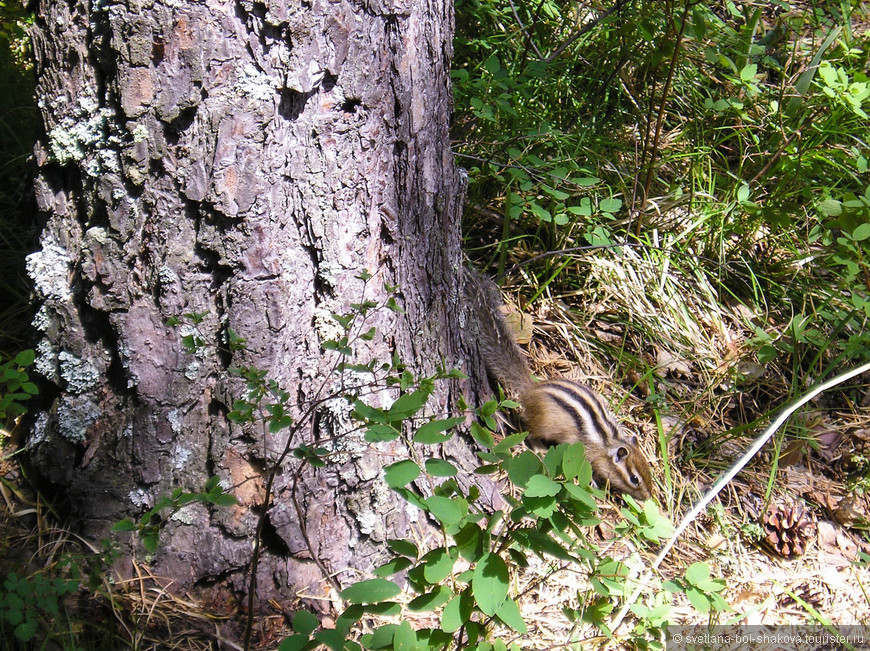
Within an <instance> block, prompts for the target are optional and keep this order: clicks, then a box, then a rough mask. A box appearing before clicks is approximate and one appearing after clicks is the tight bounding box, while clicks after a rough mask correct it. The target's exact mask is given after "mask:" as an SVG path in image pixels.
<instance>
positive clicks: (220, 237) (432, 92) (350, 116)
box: [28, 0, 479, 602]
mask: <svg viewBox="0 0 870 651" xmlns="http://www.w3.org/2000/svg"><path fill="white" fill-rule="evenodd" d="M451 38H452V3H451V2H450V0H393V1H391V0H370V1H368V0H367V1H366V2H360V3H355V2H349V1H347V0H337V1H334V2H326V1H324V0H312V1H311V2H298V3H297V2H291V3H286V2H280V1H277V0H265V1H262V2H261V1H257V2H251V1H248V0H242V1H240V2H229V1H227V0H211V1H210V2H207V3H206V2H191V3H178V2H173V1H169V0H167V1H165V2H151V1H149V0H144V1H143V2H141V3H128V4H111V3H86V2H81V0H73V2H57V1H51V0H45V1H43V2H42V3H41V6H40V7H39V9H38V12H37V20H36V25H35V27H34V49H35V53H36V71H37V83H38V91H37V93H38V100H39V104H40V107H41V111H42V116H43V120H44V129H45V135H44V137H43V138H42V140H41V141H40V142H39V143H38V145H37V147H36V160H37V164H38V178H37V181H36V189H37V196H38V201H39V206H40V210H41V215H42V217H43V219H44V228H43V230H42V235H41V249H40V250H39V251H37V252H35V253H33V254H31V256H30V257H29V261H28V269H29V273H30V275H31V277H32V279H33V281H34V286H35V290H36V294H37V298H38V299H39V302H40V308H39V311H38V314H37V316H36V319H35V322H34V323H35V326H36V328H37V329H38V331H39V336H40V340H39V344H38V353H39V358H38V362H37V364H38V370H39V372H40V373H41V374H42V375H43V376H44V377H45V378H47V379H48V380H49V381H50V382H51V386H52V387H53V388H51V389H49V390H47V391H46V393H45V395H44V398H45V407H44V409H42V410H41V411H39V412H38V413H37V414H36V415H35V418H34V431H33V435H32V437H31V439H30V442H29V444H28V450H29V456H30V459H31V461H32V462H33V464H34V465H35V466H36V468H37V469H38V470H39V472H40V473H41V475H42V476H43V477H44V478H46V479H47V480H49V481H50V482H52V483H53V484H54V485H55V486H56V488H57V489H58V491H59V493H60V494H62V495H63V496H64V497H65V498H66V501H67V504H68V505H69V508H70V512H71V514H72V515H74V516H75V517H76V518H78V519H79V521H80V522H82V523H83V528H84V531H85V533H87V534H88V535H92V536H95V537H97V536H101V535H105V533H106V530H107V528H108V527H109V526H110V525H111V524H112V523H114V522H116V521H117V520H119V519H120V518H122V517H125V516H135V515H137V514H140V513H142V512H143V511H144V510H146V509H148V508H149V507H150V506H151V505H153V504H154V502H155V500H156V499H158V498H159V497H160V496H161V495H165V494H167V493H169V492H170V491H171V490H172V488H174V487H176V486H182V487H186V488H188V489H193V490H195V489H197V488H200V487H201V486H202V485H203V483H204V482H205V480H206V479H207V478H208V477H209V476H211V475H215V474H216V475H219V476H220V477H221V480H222V482H223V484H224V485H225V486H231V487H232V488H231V492H232V493H233V494H234V495H235V496H236V497H237V498H238V499H239V504H238V505H237V506H234V507H229V508H226V509H216V510H210V509H206V508H205V507H203V506H201V505H196V506H191V507H189V508H186V509H185V510H184V511H183V512H182V513H180V514H178V516H176V517H174V518H173V519H172V520H171V521H170V522H168V523H167V524H166V526H165V527H164V530H163V532H162V534H161V546H160V548H159V550H158V552H157V554H156V555H155V558H154V564H155V571H156V572H157V573H159V574H162V575H165V576H170V577H172V578H173V579H174V580H175V581H176V583H175V588H177V589H185V588H186V589H193V588H196V587H200V588H202V589H203V590H206V589H209V590H211V589H213V586H215V585H217V586H219V588H220V589H218V590H217V593H216V594H215V598H216V599H225V598H226V597H227V596H228V595H227V594H226V593H224V592H222V590H226V591H228V593H232V594H233V595H235V597H240V596H242V595H244V593H245V591H246V582H245V577H246V572H247V570H248V567H249V563H250V561H251V536H252V532H253V531H254V528H255V527H256V523H257V517H258V513H259V506H260V504H261V501H262V498H263V495H262V488H263V482H264V478H265V473H266V472H267V471H268V468H269V467H270V464H271V463H273V462H274V460H275V458H276V452H275V451H276V450H279V449H280V448H281V446H282V445H283V443H284V441H283V440H281V439H280V436H278V438H276V439H275V440H269V441H267V442H266V443H267V444H268V448H267V450H266V451H265V452H264V445H266V443H264V441H263V439H262V435H261V434H260V433H258V431H257V430H256V429H254V430H252V429H248V428H244V427H239V426H235V425H232V424H230V423H229V422H228V420H227V418H226V414H227V412H228V410H229V409H231V408H232V407H231V405H232V401H233V399H234V398H237V397H239V393H240V392H241V389H242V387H241V386H240V385H239V383H238V381H237V380H233V379H232V378H231V376H229V375H228V373H227V368H228V367H229V366H232V365H238V364H253V365H255V366H258V367H259V368H262V369H264V370H266V371H268V373H269V375H270V376H271V377H273V378H275V379H277V380H278V381H279V382H280V383H281V384H282V386H284V387H285V388H287V389H288V390H289V391H290V393H291V395H292V396H293V397H294V399H295V401H296V403H297V404H300V405H301V404H303V403H305V401H306V400H309V399H311V398H312V397H314V396H315V395H316V393H317V391H318V388H319V387H320V385H321V384H322V383H324V382H325V381H326V382H327V383H328V382H330V381H332V379H331V378H329V377H325V374H326V373H327V372H328V371H327V369H328V368H329V364H330V360H329V359H327V358H328V355H325V354H324V351H323V349H322V343H323V342H324V341H325V340H327V339H330V338H332V337H333V336H334V335H335V332H334V328H335V324H334V322H333V321H332V320H331V318H330V314H331V313H333V312H337V313H343V312H345V311H347V310H348V306H349V305H350V304H351V303H353V302H356V301H359V299H360V298H361V291H362V282H361V281H360V280H359V279H358V278H357V276H358V274H359V273H360V271H361V270H363V269H367V270H369V271H370V272H372V273H373V274H375V281H373V282H370V283H369V287H370V288H373V289H375V290H377V291H376V292H375V293H374V295H369V296H366V298H369V299H372V300H375V301H377V300H380V299H381V298H382V297H383V292H382V289H381V287H382V285H383V283H384V282H387V283H391V284H396V285H398V286H399V288H400V289H399V292H400V297H401V300H400V302H401V304H402V307H403V308H404V310H405V313H404V314H394V313H389V312H387V313H378V316H376V317H375V319H376V320H375V322H374V323H373V325H374V326H376V327H377V328H378V333H379V336H378V337H376V338H375V339H374V340H373V341H372V342H371V343H370V347H369V349H368V350H367V351H366V352H367V354H370V355H373V356H377V357H378V358H380V359H385V360H387V361H388V360H389V358H390V355H391V354H392V353H394V352H395V353H396V354H397V355H398V356H399V357H400V358H401V359H402V360H403V361H404V362H405V363H406V364H408V365H409V366H410V367H412V368H414V369H416V370H418V371H421V372H426V371H431V370H433V369H434V368H435V366H436V365H438V364H445V365H446V366H448V367H450V366H464V362H463V360H464V359H465V358H466V357H467V356H466V354H465V352H464V350H463V344H462V341H461V332H460V329H459V327H458V323H459V314H460V313H461V310H459V309H458V308H459V305H458V298H457V297H458V291H457V287H458V282H459V278H458V275H459V274H457V271H458V269H459V268H460V266H461V264H462V261H461V252H460V236H459V213H460V204H461V198H462V180H461V177H460V175H459V173H458V171H457V169H456V167H455V166H454V163H453V159H452V156H451V153H450V149H449V142H448V120H449V116H450V111H451V105H450V101H451V100H450V87H449V84H450V80H449V66H450V61H451V56H452V50H451ZM189 313H200V314H203V315H205V316H204V318H203V320H202V322H201V323H199V324H198V325H197V326H196V330H197V331H198V333H199V335H201V336H202V338H203V339H204V340H205V341H206V342H208V343H209V344H213V345H219V344H220V343H221V342H223V341H224V340H225V337H226V333H227V331H228V329H232V330H234V331H235V332H237V333H238V334H239V335H241V336H242V337H244V338H245V339H246V340H247V342H248V352H247V353H246V354H244V355H230V354H214V355H201V356H193V355H190V354H188V353H187V352H186V351H185V350H184V348H183V347H182V345H181V341H180V334H184V332H185V331H184V330H182V332H181V333H179V331H178V330H177V329H174V328H171V327H169V326H168V325H167V320H169V319H170V318H171V317H177V316H179V315H182V314H189ZM478 370H479V369H478ZM335 385H336V386H338V379H337V378H336V380H335ZM439 387H440V388H439V389H438V390H437V391H436V394H435V395H434V396H433V401H432V406H431V408H432V409H433V410H435V411H438V410H441V411H443V410H446V409H447V408H448V407H449V406H450V403H451V401H452V400H453V399H454V398H455V397H456V396H455V387H454V388H451V387H449V386H448V385H443V386H442V385H439ZM376 399H381V400H383V401H386V400H388V399H389V398H388V397H387V395H386V394H384V395H382V396H380V398H377V397H376ZM300 413H301V409H300V410H297V413H295V414H294V415H295V416H297V417H298V416H299V415H300ZM297 437H298V440H296V441H293V444H294V445H295V444H302V443H316V442H320V443H322V444H324V445H328V446H331V448H330V449H332V450H334V451H336V452H341V453H343V454H341V455H339V456H337V457H335V458H334V460H332V461H331V462H330V463H329V464H328V466H327V467H326V468H323V469H320V470H318V471H311V470H310V469H309V470H305V471H304V472H303V473H302V474H301V476H300V477H301V481H300V482H299V486H298V487H296V488H295V489H294V485H293V481H292V478H293V476H294V475H295V474H296V472H297V470H298V468H297V466H296V465H295V464H298V463H299V462H298V461H297V460H295V459H291V460H290V461H288V462H287V463H286V467H283V468H281V469H280V471H279V473H278V475H277V477H276V483H275V490H274V499H273V502H272V503H271V505H270V507H269V509H268V522H267V527H266V529H265V532H264V545H265V548H264V551H263V556H262V560H261V563H260V571H259V592H258V594H257V597H258V599H259V600H261V602H264V601H265V600H267V599H270V598H278V599H286V598H288V597H289V596H290V595H295V594H300V593H305V594H309V595H321V594H323V593H324V591H325V590H326V589H327V588H328V583H327V582H326V580H325V579H324V576H323V570H324V569H325V570H327V571H330V572H339V573H338V575H337V576H338V580H339V582H344V581H345V580H346V579H347V578H348V577H350V576H358V575H350V574H342V573H341V571H342V570H344V569H345V568H349V567H357V568H361V569H364V570H366V569H369V568H370V567H371V565H372V563H374V562H375V560H376V559H378V558H380V556H381V555H382V547H383V542H384V541H385V540H386V539H387V538H389V537H393V536H404V535H407V532H408V530H409V528H410V527H411V526H414V522H413V520H414V517H415V516H414V514H413V513H412V511H411V510H409V509H407V508H406V507H405V505H404V504H403V503H400V502H398V501H397V500H396V498H395V496H394V495H393V494H392V493H391V492H390V491H389V490H388V489H387V488H386V485H385V484H384V483H383V481H382V479H381V478H380V475H381V472H380V469H381V467H382V466H383V465H384V464H385V463H389V462H391V461H394V460H396V459H397V458H401V456H402V455H404V454H405V452H404V451H403V450H402V449H401V448H400V447H399V446H398V444H397V443H391V444H385V445H381V446H380V447H378V446H372V445H369V444H367V443H366V442H365V441H363V440H362V436H361V432H360V431H359V430H358V429H356V428H355V427H354V424H353V423H352V422H351V420H350V417H349V415H348V410H346V409H342V408H339V407H337V406H336V403H327V404H326V405H324V407H323V408H322V409H319V410H318V411H317V412H316V417H315V419H314V422H313V423H312V425H311V426H310V427H308V428H305V429H303V430H302V431H300V432H299V433H298V434H297ZM447 454H448V455H453V457H454V458H455V459H457V460H460V461H462V462H464V463H466V464H467V463H470V454H469V452H468V451H467V450H466V449H465V448H464V447H463V446H462V445H460V444H458V443H457V444H456V445H455V446H454V447H453V448H451V449H450V450H448V452H447ZM419 524H420V523H418V525H419Z"/></svg>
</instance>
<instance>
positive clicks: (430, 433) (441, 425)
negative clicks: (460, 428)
mask: <svg viewBox="0 0 870 651" xmlns="http://www.w3.org/2000/svg"><path fill="white" fill-rule="evenodd" d="M463 420H465V419H464V418H458V417H457V418H445V419H443V420H433V421H430V422H428V423H424V424H423V425H421V426H420V427H418V428H417V432H416V433H415V434H414V442H415V443H422V444H424V445H434V444H437V443H444V442H445V441H448V440H450V439H451V438H452V437H453V435H452V434H442V432H445V431H447V430H449V429H451V428H453V427H456V425H458V424H459V423H461V422H462V421H463Z"/></svg>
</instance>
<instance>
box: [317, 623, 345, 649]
mask: <svg viewBox="0 0 870 651" xmlns="http://www.w3.org/2000/svg"><path fill="white" fill-rule="evenodd" d="M314 639H315V640H317V641H318V642H320V643H321V644H324V645H326V646H328V647H329V648H330V649H332V651H344V643H345V641H346V636H345V634H344V632H343V631H338V630H336V629H334V628H327V629H324V630H322V631H320V632H319V633H318V634H317V635H315V636H314Z"/></svg>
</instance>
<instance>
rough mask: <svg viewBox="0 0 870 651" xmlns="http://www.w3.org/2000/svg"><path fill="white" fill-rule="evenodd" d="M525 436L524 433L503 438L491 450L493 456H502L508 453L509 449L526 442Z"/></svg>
mask: <svg viewBox="0 0 870 651" xmlns="http://www.w3.org/2000/svg"><path fill="white" fill-rule="evenodd" d="M526 436H527V434H526V433H525V432H517V433H516V434H511V435H509V436H505V437H504V438H503V439H502V440H501V441H499V442H498V444H497V445H496V446H495V447H494V448H493V449H492V451H493V452H494V453H495V454H503V453H509V452H510V450H511V448H514V447H516V446H518V445H522V444H523V442H524V441H525V440H526Z"/></svg>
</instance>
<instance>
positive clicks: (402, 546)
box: [387, 539, 420, 558]
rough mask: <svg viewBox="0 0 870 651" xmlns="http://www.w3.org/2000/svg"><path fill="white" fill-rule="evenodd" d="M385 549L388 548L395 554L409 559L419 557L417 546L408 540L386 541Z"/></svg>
mask: <svg viewBox="0 0 870 651" xmlns="http://www.w3.org/2000/svg"><path fill="white" fill-rule="evenodd" d="M387 547H389V548H390V549H391V550H392V551H393V552H395V553H396V554H401V555H402V556H408V557H409V558H417V556H419V555H420V552H419V551H417V546H416V545H414V543H412V542H410V541H408V540H401V539H398V540H397V539H392V540H388V541H387Z"/></svg>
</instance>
